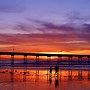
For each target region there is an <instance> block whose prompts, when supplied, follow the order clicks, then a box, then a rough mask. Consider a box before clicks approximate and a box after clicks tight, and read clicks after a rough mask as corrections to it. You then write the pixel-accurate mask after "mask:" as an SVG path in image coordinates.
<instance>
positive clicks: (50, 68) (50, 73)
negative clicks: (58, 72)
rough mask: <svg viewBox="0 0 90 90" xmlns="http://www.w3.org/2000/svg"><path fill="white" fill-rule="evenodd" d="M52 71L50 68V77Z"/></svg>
mask: <svg viewBox="0 0 90 90" xmlns="http://www.w3.org/2000/svg"><path fill="white" fill-rule="evenodd" d="M52 70H53V69H52V67H50V75H51V74H52Z"/></svg>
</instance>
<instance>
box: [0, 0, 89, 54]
mask: <svg viewBox="0 0 90 90" xmlns="http://www.w3.org/2000/svg"><path fill="white" fill-rule="evenodd" d="M13 48H14V51H17V52H52V53H53V52H56V53H59V52H61V51H62V52H63V53H77V54H90V0H0V51H13Z"/></svg>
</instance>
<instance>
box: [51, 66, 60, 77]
mask: <svg viewBox="0 0 90 90" xmlns="http://www.w3.org/2000/svg"><path fill="white" fill-rule="evenodd" d="M52 70H53V69H52V67H50V74H52ZM58 70H59V66H57V65H56V66H55V75H56V74H58Z"/></svg>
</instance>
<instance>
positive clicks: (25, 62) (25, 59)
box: [24, 55, 27, 65]
mask: <svg viewBox="0 0 90 90" xmlns="http://www.w3.org/2000/svg"><path fill="white" fill-rule="evenodd" d="M24 64H25V65H26V64H27V55H24Z"/></svg>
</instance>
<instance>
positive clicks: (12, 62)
mask: <svg viewBox="0 0 90 90" xmlns="http://www.w3.org/2000/svg"><path fill="white" fill-rule="evenodd" d="M11 65H12V66H14V55H11Z"/></svg>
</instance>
